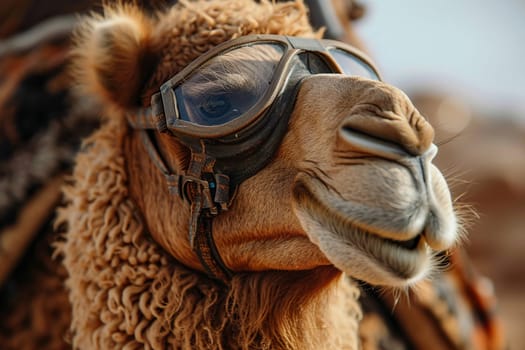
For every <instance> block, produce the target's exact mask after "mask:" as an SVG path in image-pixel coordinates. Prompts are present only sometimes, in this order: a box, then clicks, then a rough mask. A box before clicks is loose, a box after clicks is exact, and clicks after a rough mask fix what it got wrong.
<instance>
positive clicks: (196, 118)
mask: <svg viewBox="0 0 525 350" xmlns="http://www.w3.org/2000/svg"><path fill="white" fill-rule="evenodd" d="M326 73H335V74H344V75H348V76H357V77H363V78H367V79H373V80H380V77H379V73H378V72H377V70H376V68H375V67H374V65H373V64H372V63H371V62H370V60H369V59H368V58H367V57H366V56H365V55H364V54H363V53H361V52H360V51H358V50H357V49H355V48H353V47H352V46H349V45H346V44H344V43H341V42H338V41H333V40H325V39H307V38H298V37H288V36H280V35H250V36H243V37H240V38H237V39H234V40H231V41H228V42H225V43H222V44H220V45H218V46H216V47H215V48H213V49H211V50H210V51H208V52H207V53H205V54H203V55H202V56H200V57H199V58H197V59H196V60H194V61H193V62H192V63H190V64H189V65H188V66H187V67H185V68H184V69H183V70H182V71H180V72H179V73H178V74H176V75H175V76H174V77H172V78H171V79H169V80H168V81H166V82H165V83H164V84H162V86H161V87H160V91H159V92H157V93H155V94H153V96H152V98H151V105H150V106H149V107H147V108H142V109H140V110H138V111H135V112H134V113H132V114H129V115H128V116H127V117H128V122H129V123H130V125H131V126H132V127H133V128H135V129H139V130H142V136H143V137H142V139H143V141H144V144H145V146H146V149H147V151H148V154H149V155H150V158H151V159H152V161H153V162H154V163H155V165H156V166H157V168H158V169H159V170H160V171H161V172H162V173H163V174H164V176H165V178H166V181H167V183H168V189H169V191H170V193H173V194H179V195H180V196H181V197H182V198H184V199H187V200H188V201H189V202H190V203H191V214H190V216H191V217H190V223H189V240H190V243H191V246H192V248H193V249H194V250H195V251H196V253H197V255H198V256H199V258H200V259H201V262H202V264H203V266H204V267H205V268H206V270H207V271H208V273H209V274H210V275H212V276H219V277H220V278H223V279H224V276H225V275H228V274H229V270H228V269H227V268H226V267H225V266H224V264H223V263H222V261H221V259H220V256H219V254H218V252H217V251H216V248H215V245H214V243H213V237H212V234H211V218H212V217H214V216H215V215H217V214H218V213H219V212H220V211H221V210H226V209H227V208H228V206H229V204H230V202H231V200H232V198H233V196H234V193H235V190H236V188H237V186H238V185H239V184H240V183H241V182H242V181H244V180H245V179H247V178H249V177H251V176H253V175H254V174H256V173H257V172H258V171H260V170H261V169H262V168H263V167H264V166H265V165H266V164H267V163H269V162H270V160H271V158H272V157H273V155H274V154H275V152H276V150H277V148H278V147H279V145H280V143H281V141H282V138H283V137H284V134H285V133H286V131H287V128H288V120H289V117H290V114H291V113H292V110H293V107H294V103H295V99H296V94H297V92H298V90H299V87H300V83H301V81H302V80H303V79H304V78H306V77H308V76H311V75H315V74H326ZM148 130H151V131H153V130H156V131H158V132H163V133H168V134H171V135H173V136H175V137H176V138H177V139H178V140H179V141H180V142H182V143H183V144H184V145H185V146H187V147H188V148H189V149H190V151H191V159H190V163H189V165H188V169H187V170H186V171H185V172H184V173H183V174H174V172H173V171H171V170H170V169H169V166H168V165H167V164H166V163H165V162H164V160H163V159H162V157H161V156H160V154H161V152H159V151H158V149H157V145H155V143H154V141H153V140H152V138H151V135H150V134H149V133H148Z"/></svg>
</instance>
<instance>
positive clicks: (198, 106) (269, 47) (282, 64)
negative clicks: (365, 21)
mask: <svg viewBox="0 0 525 350" xmlns="http://www.w3.org/2000/svg"><path fill="white" fill-rule="evenodd" d="M298 63H302V64H303V65H304V66H305V68H306V70H307V71H309V73H310V74H305V75H311V74H320V73H341V74H345V75H349V76H360V77H364V78H368V79H373V80H379V79H380V78H379V73H378V72H377V70H376V68H375V67H374V65H373V64H372V63H371V61H370V60H369V59H368V58H367V57H366V56H365V55H364V54H363V53H361V52H360V51H358V50H357V49H355V48H354V47H352V46H349V45H346V44H344V43H342V42H338V41H334V40H323V39H321V40H319V39H307V38H297V37H287V36H280V35H249V36H243V37H240V38H237V39H234V40H231V41H228V42H225V43H222V44H220V45H218V46H216V47H215V48H213V49H212V50H210V51H209V52H207V53H205V54H203V55H202V56H200V57H199V58H197V59H196V60H194V61H193V62H192V63H191V64H189V65H188V66H187V67H185V68H184V69H183V70H182V71H181V72H179V73H178V74H176V75H175V76H174V77H172V78H171V79H169V80H168V81H166V82H165V83H164V84H163V85H162V86H161V87H160V92H158V93H156V94H154V95H153V97H152V99H151V108H146V109H143V110H142V111H141V113H139V115H137V116H136V118H133V119H132V120H130V122H131V123H132V125H133V126H136V127H137V128H138V129H160V131H166V129H168V130H169V131H171V132H172V133H173V134H175V135H178V136H182V137H185V136H190V137H196V138H220V137H227V136H229V135H231V134H233V133H237V132H239V131H240V130H242V129H243V128H246V127H247V126H249V125H252V124H253V123H255V122H256V121H257V120H258V119H259V118H260V117H261V116H262V115H263V114H264V112H265V111H266V110H267V109H268V108H269V107H270V106H271V105H272V104H273V103H274V102H275V100H276V99H277V97H278V96H279V93H280V92H282V90H283V87H284V85H286V84H287V83H288V82H289V78H290V73H291V72H292V71H293V68H294V67H295V66H296V65H297V64H298ZM287 102H288V103H290V101H287ZM159 117H160V118H159Z"/></svg>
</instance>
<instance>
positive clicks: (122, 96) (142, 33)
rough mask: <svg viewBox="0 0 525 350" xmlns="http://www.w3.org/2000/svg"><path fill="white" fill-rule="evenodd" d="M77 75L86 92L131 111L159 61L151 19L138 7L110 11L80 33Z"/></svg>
mask: <svg viewBox="0 0 525 350" xmlns="http://www.w3.org/2000/svg"><path fill="white" fill-rule="evenodd" d="M75 39H76V40H75V43H76V45H75V49H74V51H73V67H74V69H73V72H74V74H75V79H77V81H78V85H79V87H80V89H81V91H82V93H88V94H94V95H96V96H97V97H99V98H101V99H102V100H103V101H104V102H106V103H109V104H112V105H116V106H118V107H120V108H123V109H129V108H133V107H136V106H139V105H140V93H141V90H142V89H143V88H144V85H145V83H146V82H147V79H148V78H149V76H150V74H152V72H153V69H154V67H155V63H156V62H157V58H156V55H155V50H154V40H153V37H152V23H151V20H150V19H149V18H148V17H147V16H146V15H145V14H144V13H143V12H141V10H140V9H138V8H137V7H134V6H132V5H118V6H117V7H115V8H106V9H105V13H104V15H103V16H96V15H95V16H93V17H91V18H88V19H87V20H86V21H85V22H84V24H83V25H81V26H80V27H79V28H78V30H77V31H76V38H75Z"/></svg>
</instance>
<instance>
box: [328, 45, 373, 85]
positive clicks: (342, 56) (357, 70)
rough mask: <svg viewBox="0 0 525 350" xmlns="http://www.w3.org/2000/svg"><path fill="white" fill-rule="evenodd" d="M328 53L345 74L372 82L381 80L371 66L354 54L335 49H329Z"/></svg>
mask: <svg viewBox="0 0 525 350" xmlns="http://www.w3.org/2000/svg"><path fill="white" fill-rule="evenodd" d="M328 51H329V52H330V54H331V55H332V57H333V58H334V59H335V61H336V62H337V64H339V66H340V67H341V69H342V70H343V73H344V74H346V75H350V76H359V77H363V78H367V79H372V80H379V77H378V76H377V74H376V73H375V71H374V69H373V68H372V67H370V65H369V64H367V63H366V62H365V61H363V60H362V59H360V58H359V57H357V56H355V55H353V54H352V53H350V52H348V51H344V50H341V49H338V48H335V47H333V48H330V49H328Z"/></svg>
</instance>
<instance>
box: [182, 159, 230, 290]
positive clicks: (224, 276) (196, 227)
mask: <svg viewBox="0 0 525 350" xmlns="http://www.w3.org/2000/svg"><path fill="white" fill-rule="evenodd" d="M214 164H215V160H214V159H212V158H210V157H209V156H207V155H206V154H204V153H194V152H192V154H191V160H190V164H189V166H188V171H187V173H186V176H185V180H184V182H183V185H182V186H183V191H184V193H185V195H186V196H187V199H188V200H189V202H190V203H191V207H190V210H191V211H190V222H189V225H188V231H189V232H188V234H189V237H188V238H189V241H190V246H191V248H192V250H193V251H194V252H195V253H196V254H197V257H198V258H199V260H200V262H201V264H202V266H203V267H204V269H205V270H206V272H207V273H208V275H210V276H212V277H215V278H217V279H221V280H223V281H228V280H229V279H231V276H232V272H231V271H230V270H229V269H228V268H227V267H226V265H225V264H224V262H223V260H222V258H221V256H220V254H219V251H218V250H217V246H216V245H215V241H214V239H213V233H212V219H213V218H214V217H215V216H216V215H218V213H219V211H218V208H217V207H216V206H215V203H214V201H213V200H212V198H211V189H210V183H209V182H208V181H206V180H202V179H201V177H202V174H203V173H208V174H212V173H213V166H214ZM220 178H221V177H217V176H216V177H215V179H220ZM213 184H214V186H215V187H216V191H217V192H216V193H215V199H217V197H218V196H217V195H218V194H219V197H223V196H224V194H222V192H223V191H222V190H224V189H226V190H227V191H229V188H228V187H227V186H226V187H225V184H224V183H223V184H218V185H219V186H217V184H216V182H214V183H213ZM221 187H222V188H221ZM220 205H221V208H227V204H226V202H225V203H220Z"/></svg>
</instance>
